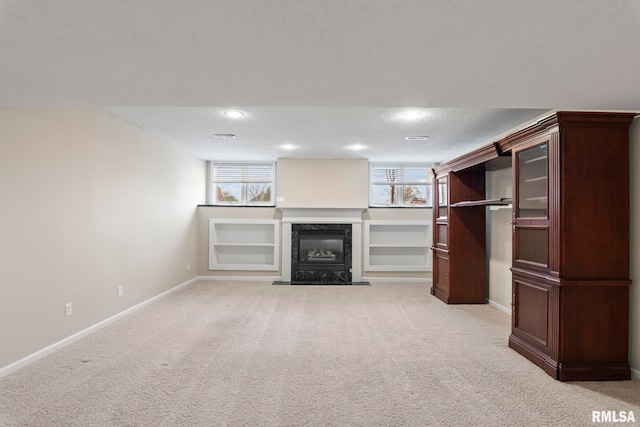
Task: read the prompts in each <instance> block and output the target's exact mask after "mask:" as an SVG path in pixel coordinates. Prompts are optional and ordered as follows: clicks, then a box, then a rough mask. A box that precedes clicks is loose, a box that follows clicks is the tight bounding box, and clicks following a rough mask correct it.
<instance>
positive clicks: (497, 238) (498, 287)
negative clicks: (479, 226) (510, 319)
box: [486, 168, 513, 310]
mask: <svg viewBox="0 0 640 427" xmlns="http://www.w3.org/2000/svg"><path fill="white" fill-rule="evenodd" d="M486 181H487V199H498V198H501V197H512V189H513V185H512V183H513V178H512V169H511V168H506V169H500V170H497V171H492V172H487V176H486ZM511 213H512V210H511V208H510V207H501V206H497V207H493V208H488V209H487V259H488V270H489V301H490V302H491V303H493V304H497V305H499V306H500V308H501V309H502V310H511V270H509V268H511V260H512V257H513V256H512V252H511V246H512V243H511V242H512V239H511Z"/></svg>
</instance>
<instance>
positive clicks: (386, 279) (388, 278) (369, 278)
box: [362, 277, 432, 283]
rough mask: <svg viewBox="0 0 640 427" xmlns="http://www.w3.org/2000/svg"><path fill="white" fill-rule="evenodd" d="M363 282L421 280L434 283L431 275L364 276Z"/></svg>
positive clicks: (421, 281)
mask: <svg viewBox="0 0 640 427" xmlns="http://www.w3.org/2000/svg"><path fill="white" fill-rule="evenodd" d="M362 281H363V282H420V283H432V280H431V278H429V277H424V278H420V277H363V278H362Z"/></svg>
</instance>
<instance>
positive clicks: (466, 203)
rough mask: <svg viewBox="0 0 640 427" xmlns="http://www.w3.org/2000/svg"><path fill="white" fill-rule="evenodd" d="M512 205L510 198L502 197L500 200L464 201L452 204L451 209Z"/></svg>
mask: <svg viewBox="0 0 640 427" xmlns="http://www.w3.org/2000/svg"><path fill="white" fill-rule="evenodd" d="M511 203H512V199H511V198H510V197H502V198H500V199H487V200H465V201H462V202H457V203H453V204H452V205H451V207H452V208H466V207H469V206H507V205H510V204H511Z"/></svg>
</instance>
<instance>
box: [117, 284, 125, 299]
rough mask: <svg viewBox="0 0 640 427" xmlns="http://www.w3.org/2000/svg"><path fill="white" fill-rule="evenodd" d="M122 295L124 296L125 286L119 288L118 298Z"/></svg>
mask: <svg viewBox="0 0 640 427" xmlns="http://www.w3.org/2000/svg"><path fill="white" fill-rule="evenodd" d="M122 295H124V286H122V285H120V286H118V296H119V297H121V296H122Z"/></svg>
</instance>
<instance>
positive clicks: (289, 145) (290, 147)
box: [280, 144, 298, 150]
mask: <svg viewBox="0 0 640 427" xmlns="http://www.w3.org/2000/svg"><path fill="white" fill-rule="evenodd" d="M280 148H284V149H285V150H295V149H296V148H298V146H296V145H293V144H282V145H281V146H280Z"/></svg>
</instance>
